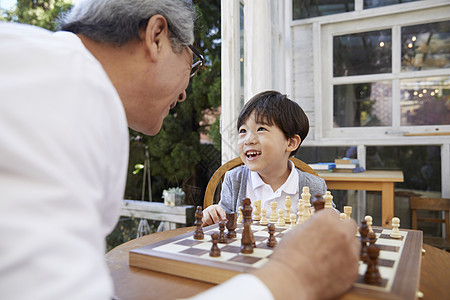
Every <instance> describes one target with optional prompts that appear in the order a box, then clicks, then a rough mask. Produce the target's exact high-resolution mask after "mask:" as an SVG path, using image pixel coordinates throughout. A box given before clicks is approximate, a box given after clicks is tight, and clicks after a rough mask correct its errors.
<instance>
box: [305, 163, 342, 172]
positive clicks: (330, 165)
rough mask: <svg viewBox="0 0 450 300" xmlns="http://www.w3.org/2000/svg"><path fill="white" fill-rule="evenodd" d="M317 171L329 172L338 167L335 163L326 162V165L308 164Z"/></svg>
mask: <svg viewBox="0 0 450 300" xmlns="http://www.w3.org/2000/svg"><path fill="white" fill-rule="evenodd" d="M308 165H309V166H310V167H311V168H312V169H313V170H315V171H329V170H331V169H333V168H335V167H336V164H335V163H330V162H324V163H315V164H308Z"/></svg>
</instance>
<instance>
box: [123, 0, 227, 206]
mask: <svg viewBox="0 0 450 300" xmlns="http://www.w3.org/2000/svg"><path fill="white" fill-rule="evenodd" d="M194 2H195V4H196V7H197V12H198V15H199V16H198V19H197V21H196V28H195V42H194V46H195V47H196V48H197V49H198V50H199V51H200V52H201V53H202V54H203V55H204V56H205V58H206V60H207V67H204V68H203V69H202V70H200V72H198V73H197V74H196V75H195V76H194V77H193V78H192V79H191V83H190V85H189V87H188V89H187V91H186V92H187V100H186V101H185V102H183V103H182V104H181V105H177V106H176V107H175V108H174V109H173V110H172V111H171V113H170V114H169V115H168V116H167V118H166V119H165V120H164V123H163V126H162V129H161V131H160V133H158V134H157V135H156V136H153V137H142V135H141V134H138V133H136V132H133V131H130V135H131V136H132V142H131V145H130V149H131V154H130V163H129V172H128V182H127V191H126V197H127V198H130V199H140V198H141V196H140V193H141V189H140V187H141V185H142V181H141V176H133V175H132V172H133V170H134V165H135V164H136V163H142V161H143V159H144V150H143V147H142V146H143V145H148V147H149V150H150V166H151V167H150V169H151V175H152V191H153V199H161V193H162V190H163V189H167V188H169V187H171V186H182V187H183V189H184V190H185V192H186V201H187V202H188V203H192V204H195V205H197V204H200V205H201V203H202V202H203V201H202V197H201V195H202V192H204V189H205V187H206V184H207V182H208V179H209V177H210V175H211V174H212V172H213V171H214V170H215V169H216V168H217V167H218V166H219V165H220V150H218V149H220V134H218V126H217V124H218V120H216V123H215V124H214V125H213V126H210V124H208V122H202V120H203V119H204V117H205V113H206V112H209V113H216V112H217V107H219V106H220V99H221V81H220V51H221V47H220V46H221V45H220V42H221V40H220V1H219V0H214V1H210V0H197V1H194ZM201 123H202V124H203V123H204V125H200V124H201ZM208 129H209V130H210V131H209V132H211V133H212V134H211V135H210V136H212V137H213V138H214V139H215V140H214V145H215V146H216V148H213V147H212V145H202V144H201V143H200V133H206V132H208ZM136 136H141V138H143V140H140V141H139V143H136V142H134V140H136V139H135V137H136ZM200 191H202V192H200Z"/></svg>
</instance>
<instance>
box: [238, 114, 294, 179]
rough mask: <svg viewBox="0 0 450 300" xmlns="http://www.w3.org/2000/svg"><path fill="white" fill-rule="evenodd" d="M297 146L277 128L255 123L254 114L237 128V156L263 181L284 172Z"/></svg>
mask: <svg viewBox="0 0 450 300" xmlns="http://www.w3.org/2000/svg"><path fill="white" fill-rule="evenodd" d="M297 137H298V136H297ZM294 139H296V138H294ZM298 139H300V137H298ZM298 145H299V143H296V141H293V139H287V138H286V136H285V135H284V133H283V131H281V129H280V128H279V127H278V126H276V125H272V126H270V125H267V124H261V123H257V122H256V119H255V113H251V115H250V116H249V118H248V119H247V120H246V121H245V122H244V123H243V124H242V126H241V127H240V128H239V139H238V151H239V155H240V157H241V159H242V161H243V162H244V164H245V165H246V166H247V167H248V168H249V169H250V171H253V172H258V174H259V175H260V176H261V178H263V179H264V178H267V177H269V176H280V174H281V173H284V172H286V171H287V168H288V163H287V161H288V159H289V154H290V153H291V151H293V150H294V149H296V147H297V146H298ZM293 147H295V148H293Z"/></svg>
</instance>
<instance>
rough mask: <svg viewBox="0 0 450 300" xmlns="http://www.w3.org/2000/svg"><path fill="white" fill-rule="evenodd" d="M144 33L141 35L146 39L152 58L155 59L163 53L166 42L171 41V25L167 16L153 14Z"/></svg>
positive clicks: (146, 45) (145, 42)
mask: <svg viewBox="0 0 450 300" xmlns="http://www.w3.org/2000/svg"><path fill="white" fill-rule="evenodd" d="M142 34H144V36H141V39H142V40H143V41H144V44H145V47H146V48H147V51H148V53H149V55H150V59H151V60H152V61H155V60H156V59H157V58H158V55H159V54H160V53H161V50H162V48H163V45H164V43H165V42H166V41H169V26H168V24H167V20H166V18H164V17H163V16H162V15H154V16H152V17H151V18H150V19H149V20H148V23H147V27H145V30H143V32H142V33H141V35H142Z"/></svg>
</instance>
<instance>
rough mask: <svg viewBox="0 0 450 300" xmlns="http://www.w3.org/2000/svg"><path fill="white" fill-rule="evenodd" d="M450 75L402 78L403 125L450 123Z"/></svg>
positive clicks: (401, 104)
mask: <svg viewBox="0 0 450 300" xmlns="http://www.w3.org/2000/svg"><path fill="white" fill-rule="evenodd" d="M449 86H450V77H428V78H415V79H403V80H400V93H401V102H400V107H401V125H402V126H417V125H450V98H449V96H450V89H449Z"/></svg>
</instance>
